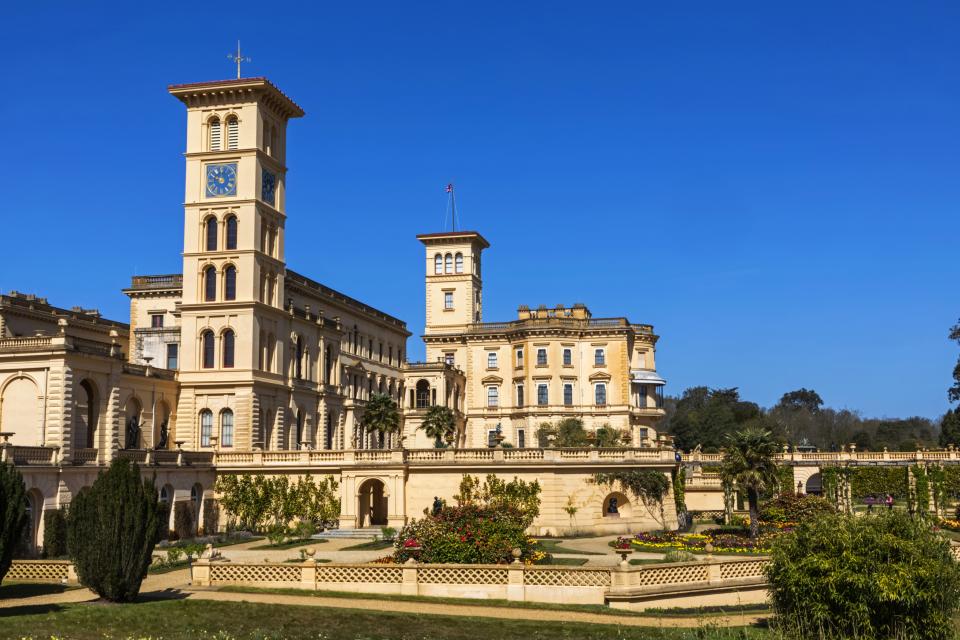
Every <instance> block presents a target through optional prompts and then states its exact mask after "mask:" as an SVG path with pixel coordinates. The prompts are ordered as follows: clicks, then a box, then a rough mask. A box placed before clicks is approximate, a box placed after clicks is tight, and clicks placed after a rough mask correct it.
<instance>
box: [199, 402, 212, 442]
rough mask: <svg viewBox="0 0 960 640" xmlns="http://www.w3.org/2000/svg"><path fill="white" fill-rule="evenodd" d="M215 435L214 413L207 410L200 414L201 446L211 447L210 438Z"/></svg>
mask: <svg viewBox="0 0 960 640" xmlns="http://www.w3.org/2000/svg"><path fill="white" fill-rule="evenodd" d="M212 435H213V412H212V411H209V410H205V411H203V412H201V413H200V446H201V447H209V446H210V437H211V436H212Z"/></svg>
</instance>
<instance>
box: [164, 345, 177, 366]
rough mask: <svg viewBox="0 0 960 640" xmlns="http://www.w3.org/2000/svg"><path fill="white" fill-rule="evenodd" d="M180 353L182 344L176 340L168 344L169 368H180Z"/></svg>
mask: <svg viewBox="0 0 960 640" xmlns="http://www.w3.org/2000/svg"><path fill="white" fill-rule="evenodd" d="M179 354H180V345H178V344H177V343H175V342H174V343H171V344H168V345H167V369H178V368H179V366H180V365H179V364H178V362H177V360H178V356H179Z"/></svg>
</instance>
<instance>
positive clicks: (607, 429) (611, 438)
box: [596, 424, 628, 447]
mask: <svg viewBox="0 0 960 640" xmlns="http://www.w3.org/2000/svg"><path fill="white" fill-rule="evenodd" d="M596 439H597V447H622V446H623V444H624V442H626V441H627V440H628V436H627V434H626V433H624V432H623V431H621V430H619V429H614V428H613V427H611V426H610V425H609V424H605V425H603V426H602V427H600V428H599V429H597V432H596Z"/></svg>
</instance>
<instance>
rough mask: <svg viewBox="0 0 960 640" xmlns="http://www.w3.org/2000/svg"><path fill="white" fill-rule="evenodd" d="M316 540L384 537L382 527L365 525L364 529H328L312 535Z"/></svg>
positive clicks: (377, 538) (374, 538) (376, 538)
mask: <svg viewBox="0 0 960 640" xmlns="http://www.w3.org/2000/svg"><path fill="white" fill-rule="evenodd" d="M310 537H311V538H312V539H314V540H338V539H342V538H359V539H363V540H379V539H380V538H382V537H383V532H382V530H381V527H363V528H362V529H328V530H326V531H321V532H320V533H316V534H314V535H312V536H310Z"/></svg>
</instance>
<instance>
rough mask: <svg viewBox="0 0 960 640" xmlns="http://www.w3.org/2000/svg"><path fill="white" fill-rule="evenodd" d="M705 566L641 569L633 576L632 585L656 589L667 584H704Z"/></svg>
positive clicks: (690, 565)
mask: <svg viewBox="0 0 960 640" xmlns="http://www.w3.org/2000/svg"><path fill="white" fill-rule="evenodd" d="M706 579H707V565H705V564H684V565H677V566H673V567H650V568H649V569H646V568H644V569H641V570H640V571H638V572H636V573H635V574H634V576H633V583H634V584H635V585H639V586H642V587H656V586H660V585H668V584H685V583H690V582H705V581H706Z"/></svg>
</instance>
